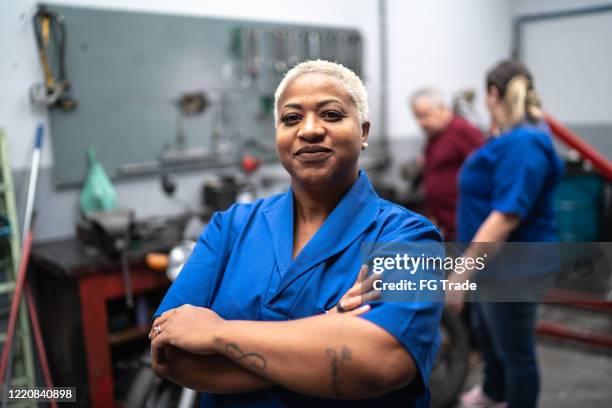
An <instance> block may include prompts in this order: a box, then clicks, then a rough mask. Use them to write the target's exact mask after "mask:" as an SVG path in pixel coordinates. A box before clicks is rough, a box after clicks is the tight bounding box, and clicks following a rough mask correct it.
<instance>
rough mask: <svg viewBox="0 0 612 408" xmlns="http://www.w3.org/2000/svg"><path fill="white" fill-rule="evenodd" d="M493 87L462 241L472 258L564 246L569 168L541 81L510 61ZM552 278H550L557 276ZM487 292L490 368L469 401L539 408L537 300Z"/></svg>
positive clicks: (480, 332)
mask: <svg viewBox="0 0 612 408" xmlns="http://www.w3.org/2000/svg"><path fill="white" fill-rule="evenodd" d="M486 87H487V88H486V90H487V96H486V103H487V108H488V110H489V112H490V114H491V119H492V125H493V126H492V128H493V129H494V131H493V136H492V137H491V138H490V139H489V140H488V142H487V143H485V145H483V146H482V147H481V148H480V149H478V150H477V151H475V152H474V153H473V154H472V155H471V156H470V157H469V158H468V159H467V160H466V162H465V163H464V165H463V168H462V170H461V173H460V175H459V204H458V211H457V225H458V238H459V241H460V242H465V243H470V244H469V246H468V247H467V250H466V254H469V255H470V256H480V255H482V254H479V251H480V252H483V249H484V248H491V246H490V245H489V246H487V245H476V244H477V243H489V242H531V243H534V242H551V241H553V242H554V241H558V236H557V231H556V227H555V221H554V219H555V217H554V211H553V192H554V189H555V187H556V185H557V183H558V182H559V180H560V177H561V175H562V173H563V165H562V162H561V161H560V159H559V158H558V156H557V154H556V152H555V150H554V147H553V144H552V140H551V136H550V133H549V131H548V128H547V126H546V124H545V123H544V122H543V121H542V110H541V107H540V100H539V98H538V95H537V93H536V90H535V88H534V81H533V77H532V76H531V73H530V72H529V71H528V70H527V68H526V67H525V66H524V65H522V64H521V63H519V62H517V61H503V62H501V63H499V64H498V65H496V66H495V67H493V69H491V70H490V71H489V72H488V74H487V78H486ZM525 247H526V248H527V249H529V248H536V245H527V246H525ZM489 256H490V254H489ZM521 262H523V260H521V259H518V260H516V261H513V264H512V267H513V273H517V274H518V275H520V274H521V273H523V274H532V273H535V274H538V273H542V271H543V270H545V269H546V270H550V269H552V268H550V267H549V266H547V265H540V264H538V267H537V268H535V269H538V270H539V272H535V271H533V270H534V268H531V269H530V268H524V267H523V268H521V265H525V263H524V262H523V263H521ZM519 269H521V270H520V271H519ZM491 270H492V269H489V270H487V268H485V269H484V270H482V271H479V272H478V273H477V274H476V275H475V278H476V281H478V279H479V276H480V275H483V276H480V277H481V278H486V276H484V275H487V273H489V274H490V273H491ZM546 273H549V275H548V277H549V276H550V272H546ZM479 274H480V275H479ZM462 275H463V276H461V277H459V276H458V275H457V274H455V275H454V276H453V277H451V280H455V281H460V280H465V279H467V277H468V276H466V274H462ZM468 275H469V274H468ZM529 276H530V277H532V276H531V275H529ZM488 277H489V278H491V276H490V275H489V276H488ZM548 277H546V279H548ZM480 291H481V288H480V287H479V289H478V291H477V293H476V302H475V303H474V304H473V305H472V308H471V314H472V322H473V323H474V334H475V337H476V340H477V343H478V346H479V348H480V350H481V353H482V356H483V360H484V363H485V370H484V383H483V384H482V385H481V386H477V387H475V388H474V389H472V390H471V391H469V392H467V393H465V394H463V395H462V396H461V404H462V406H463V407H466V408H468V407H472V408H473V407H481V408H483V407H498V408H502V407H504V408H505V407H507V408H534V407H536V405H537V398H538V392H539V374H538V367H537V358H536V351H535V324H536V318H537V303H536V302H534V301H531V300H532V299H529V300H530V301H520V302H516V301H513V302H502V301H500V300H501V299H491V298H486V297H484V298H486V299H485V300H486V301H479V299H480V300H482V299H483V297H482V296H479V295H481V293H480V294H479V292H480ZM536 299H537V298H536ZM495 300H497V301H495ZM506 300H507V299H506ZM512 300H516V298H514V299H512ZM447 301H448V302H449V305H450V306H451V307H452V308H454V309H455V310H460V309H461V308H462V305H463V295H459V296H457V295H454V296H450V295H447Z"/></svg>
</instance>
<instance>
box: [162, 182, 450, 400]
mask: <svg viewBox="0 0 612 408" xmlns="http://www.w3.org/2000/svg"><path fill="white" fill-rule="evenodd" d="M293 206H294V198H293V192H292V190H291V189H289V191H287V192H286V193H284V194H279V195H276V196H272V197H270V198H266V199H259V200H257V201H255V202H253V203H249V204H235V205H233V206H232V207H231V208H230V209H228V210H227V211H224V212H221V213H215V215H214V216H213V217H212V219H211V221H210V223H209V224H208V225H207V226H206V228H205V229H204V232H203V233H202V235H201V236H200V238H199V240H198V243H197V245H196V247H195V249H194V252H193V254H192V256H191V257H190V258H189V260H188V261H187V263H186V264H185V266H184V267H183V270H182V271H181V273H180V275H179V277H178V279H177V280H176V281H175V282H174V283H173V285H172V286H171V287H170V289H169V290H168V293H167V294H166V296H165V297H164V299H163V301H162V303H161V305H160V306H159V308H158V309H157V311H156V313H155V315H159V314H161V313H163V312H164V311H166V310H169V309H172V308H175V307H178V306H181V305H183V304H191V305H195V306H201V307H208V308H210V309H212V310H214V311H215V312H216V313H218V314H219V315H220V316H221V317H223V318H224V319H232V320H236V319H241V320H258V321H271V320H275V321H277V320H291V319H298V318H302V317H306V316H313V315H317V314H321V313H324V312H325V311H326V310H328V309H330V308H332V307H334V306H335V304H336V303H337V302H338V301H339V299H340V298H341V297H342V295H343V294H344V293H345V292H346V291H347V290H348V289H349V288H350V287H351V286H352V284H353V282H354V281H355V279H356V278H357V274H358V273H359V269H360V266H361V262H362V254H361V253H360V250H361V245H362V243H373V242H423V243H425V242H434V243H439V242H441V237H440V234H439V231H438V230H437V228H436V227H434V226H433V225H432V224H431V223H430V222H429V221H428V220H427V219H425V218H424V217H422V216H420V215H417V214H415V213H413V212H411V211H408V210H406V209H404V208H403V207H400V206H398V205H396V204H393V203H390V202H388V201H385V200H383V199H381V198H379V197H378V196H377V195H376V193H375V192H374V189H373V188H372V185H371V184H370V181H369V180H368V177H367V176H366V174H365V173H364V172H363V171H361V172H360V173H359V177H358V179H357V181H356V182H355V183H354V184H353V186H352V187H351V188H350V189H349V191H348V192H347V193H346V195H345V196H344V197H343V198H342V200H341V201H340V203H339V204H338V205H337V206H336V208H335V209H334V210H333V211H332V213H331V214H330V215H329V216H328V218H327V219H326V220H325V222H324V223H323V225H322V226H321V227H320V228H319V230H318V231H317V233H316V234H315V235H314V236H313V237H312V238H311V240H310V241H309V242H308V244H307V245H306V246H305V247H304V248H303V249H302V250H301V252H300V253H299V255H298V256H297V257H296V258H295V259H292V252H293V217H294V211H293ZM370 304H371V306H372V309H371V310H370V311H368V312H367V313H365V314H363V315H362V316H361V317H362V318H364V319H366V320H369V321H371V322H372V323H374V324H377V325H378V326H380V327H382V328H383V329H384V330H386V331H387V332H389V333H390V334H391V335H393V336H394V337H395V338H396V339H397V340H398V341H399V342H400V343H401V344H402V345H403V346H404V347H405V348H406V350H407V351H408V352H409V353H410V354H411V355H412V357H413V359H414V362H415V364H416V366H417V367H418V370H419V375H418V376H417V378H416V379H415V380H414V381H413V382H412V384H410V385H409V386H408V387H407V388H405V389H403V390H399V391H394V392H392V393H389V394H387V395H385V396H382V397H379V398H374V399H368V400H362V401H338V400H331V399H330V400H328V399H321V398H315V397H310V396H307V395H303V394H299V393H296V392H293V391H291V390H288V389H286V388H283V387H280V386H275V387H272V388H270V389H267V390H263V391H257V392H251V393H244V394H231V395H221V394H204V395H203V398H202V406H203V407H204V406H206V407H295V406H300V407H301V406H304V407H305V406H316V407H320V406H329V407H332V406H333V407H342V406H345V405H346V406H347V407H349V406H350V407H356V406H357V407H360V406H366V405H367V406H368V407H371V406H372V404H374V405H377V406H388V407H396V406H397V407H400V406H401V407H427V406H429V400H430V395H429V391H428V381H429V376H430V374H431V369H432V365H433V363H434V360H435V356H436V353H437V350H438V347H439V343H440V338H439V333H438V331H439V330H438V327H439V323H440V317H441V314H442V309H443V304H442V303H441V302H384V301H380V300H379V301H374V302H371V303H370ZM322 358H323V356H322ZM379 404H382V405H379Z"/></svg>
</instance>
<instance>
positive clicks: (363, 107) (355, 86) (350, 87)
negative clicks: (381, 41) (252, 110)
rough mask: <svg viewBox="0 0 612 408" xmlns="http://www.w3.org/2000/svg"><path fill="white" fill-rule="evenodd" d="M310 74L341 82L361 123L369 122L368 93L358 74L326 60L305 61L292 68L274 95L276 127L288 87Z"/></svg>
mask: <svg viewBox="0 0 612 408" xmlns="http://www.w3.org/2000/svg"><path fill="white" fill-rule="evenodd" d="M308 73H317V74H324V75H328V76H330V77H332V78H335V79H337V80H338V81H340V83H341V84H342V86H344V88H345V90H346V92H347V93H348V95H349V97H350V98H351V101H353V104H354V105H355V108H357V111H358V112H359V123H360V124H363V123H364V122H366V121H367V120H368V117H369V108H368V94H367V92H366V89H365V86H364V85H363V82H362V81H361V79H359V77H358V76H357V74H355V73H354V72H353V71H351V70H350V69H348V68H347V67H345V66H344V65H342V64H338V63H336V62H330V61H324V60H311V61H304V62H302V63H300V64H298V65H296V66H295V67H293V68H291V69H290V70H289V71H287V73H286V74H285V76H284V77H283V79H282V80H281V81H280V83H279V84H278V87H277V88H276V92H275V93H274V125H275V126H276V125H277V124H278V119H279V118H278V109H279V106H278V101H279V99H280V97H281V95H282V94H283V92H284V91H285V89H286V88H287V85H289V83H290V82H291V81H293V80H294V79H296V78H298V77H300V76H302V75H304V74H308Z"/></svg>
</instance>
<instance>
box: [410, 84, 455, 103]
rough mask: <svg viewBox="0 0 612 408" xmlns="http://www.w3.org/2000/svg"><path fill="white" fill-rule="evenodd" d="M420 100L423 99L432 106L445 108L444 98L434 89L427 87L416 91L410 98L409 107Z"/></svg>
mask: <svg viewBox="0 0 612 408" xmlns="http://www.w3.org/2000/svg"><path fill="white" fill-rule="evenodd" d="M420 99H425V100H426V101H428V102H429V103H431V105H432V106H446V102H444V97H443V96H442V93H441V92H440V91H439V90H438V89H436V88H432V87H427V88H420V89H417V90H416V91H415V92H414V93H413V94H412V95H411V96H410V105H411V106H412V105H414V104H415V103H416V101H418V100H420Z"/></svg>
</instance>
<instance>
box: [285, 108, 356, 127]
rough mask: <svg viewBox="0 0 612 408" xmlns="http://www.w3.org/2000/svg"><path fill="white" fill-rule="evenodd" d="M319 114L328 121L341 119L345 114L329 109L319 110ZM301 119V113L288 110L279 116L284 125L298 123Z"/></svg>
mask: <svg viewBox="0 0 612 408" xmlns="http://www.w3.org/2000/svg"><path fill="white" fill-rule="evenodd" d="M320 116H321V117H322V118H323V119H324V120H326V121H328V122H337V121H339V120H341V119H343V118H344V117H345V116H346V115H345V114H344V113H342V112H341V111H339V110H335V109H329V110H325V111H323V112H321V113H320ZM301 119H302V115H300V114H299V113H295V112H290V113H287V114H286V115H284V116H283V117H282V118H281V122H283V124H284V125H286V126H291V125H295V124H296V123H298V122H299V121H300V120H301Z"/></svg>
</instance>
